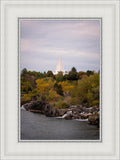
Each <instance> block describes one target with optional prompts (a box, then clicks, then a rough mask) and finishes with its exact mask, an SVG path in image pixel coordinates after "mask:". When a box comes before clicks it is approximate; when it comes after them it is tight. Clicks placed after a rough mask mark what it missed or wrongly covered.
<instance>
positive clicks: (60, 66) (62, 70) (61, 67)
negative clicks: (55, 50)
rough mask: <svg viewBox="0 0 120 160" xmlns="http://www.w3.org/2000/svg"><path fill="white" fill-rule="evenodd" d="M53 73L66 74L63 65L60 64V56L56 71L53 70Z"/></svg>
mask: <svg viewBox="0 0 120 160" xmlns="http://www.w3.org/2000/svg"><path fill="white" fill-rule="evenodd" d="M54 74H55V75H56V74H63V75H65V74H68V73H67V72H66V71H65V70H64V67H63V65H62V60H61V56H60V57H59V62H58V65H57V68H56V71H55V72H54Z"/></svg>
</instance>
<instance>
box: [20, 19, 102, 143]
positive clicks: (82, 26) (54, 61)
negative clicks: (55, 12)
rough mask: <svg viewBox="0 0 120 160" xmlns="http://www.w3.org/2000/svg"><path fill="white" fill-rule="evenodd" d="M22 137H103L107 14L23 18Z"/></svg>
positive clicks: (84, 139)
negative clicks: (103, 35)
mask: <svg viewBox="0 0 120 160" xmlns="http://www.w3.org/2000/svg"><path fill="white" fill-rule="evenodd" d="M18 28H19V34H18V35H19V37H18V39H19V49H18V52H19V53H18V54H19V101H20V102H19V141H100V140H101V110H102V107H101V75H102V73H101V72H102V71H101V65H102V64H101V57H102V53H101V44H102V39H101V32H102V31H101V30H102V28H101V19H99V18H98V19H97V18H95V19H94V18H93V19H90V18H84V19H82V18H81V19H80V18H79V19H77V18H76V19H74V18H73V19H72V18H71V19H70V18H69V19H66V18H64V19H62V18H61V19H57V18H56V19H54V18H53V19H49V18H46V19H44V18H43V19H39V18H29V19H27V18H19V19H18Z"/></svg>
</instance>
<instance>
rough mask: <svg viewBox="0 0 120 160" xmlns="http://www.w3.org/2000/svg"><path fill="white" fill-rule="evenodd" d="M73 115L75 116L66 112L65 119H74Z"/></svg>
mask: <svg viewBox="0 0 120 160" xmlns="http://www.w3.org/2000/svg"><path fill="white" fill-rule="evenodd" d="M72 117H73V116H72V114H71V113H70V112H69V113H67V114H66V116H65V117H64V119H67V120H68V119H72Z"/></svg>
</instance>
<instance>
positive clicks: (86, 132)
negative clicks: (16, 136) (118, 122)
mask: <svg viewBox="0 0 120 160" xmlns="http://www.w3.org/2000/svg"><path fill="white" fill-rule="evenodd" d="M20 123H21V124H20V128H21V129H20V130H21V135H20V136H21V140H99V129H98V128H97V126H95V125H89V124H87V123H86V122H83V121H77V120H65V119H62V118H55V117H46V116H45V115H42V114H39V113H33V112H29V111H26V110H23V109H21V122H20Z"/></svg>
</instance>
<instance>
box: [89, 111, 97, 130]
mask: <svg viewBox="0 0 120 160" xmlns="http://www.w3.org/2000/svg"><path fill="white" fill-rule="evenodd" d="M88 123H89V124H92V125H97V126H98V127H99V114H98V113H96V114H94V115H92V116H89V117H88Z"/></svg>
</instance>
